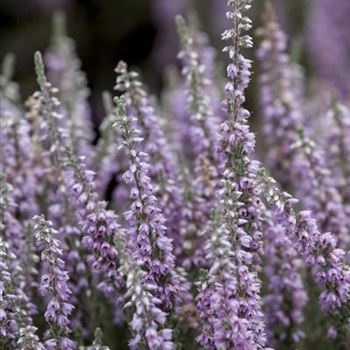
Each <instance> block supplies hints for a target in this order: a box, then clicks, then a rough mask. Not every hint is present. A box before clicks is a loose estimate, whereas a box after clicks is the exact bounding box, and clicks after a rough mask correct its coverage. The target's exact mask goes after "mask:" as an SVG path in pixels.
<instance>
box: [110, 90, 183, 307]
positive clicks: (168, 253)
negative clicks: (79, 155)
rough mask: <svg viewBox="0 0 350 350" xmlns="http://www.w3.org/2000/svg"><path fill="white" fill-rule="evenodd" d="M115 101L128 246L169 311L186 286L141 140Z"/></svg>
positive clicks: (121, 100)
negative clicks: (125, 162) (126, 192)
mask: <svg viewBox="0 0 350 350" xmlns="http://www.w3.org/2000/svg"><path fill="white" fill-rule="evenodd" d="M115 102H116V107H117V108H116V118H117V120H116V124H117V126H118V128H119V131H120V134H121V137H122V139H123V142H122V145H121V147H123V148H125V151H126V152H127V156H128V159H129V169H128V170H127V171H126V172H125V173H124V175H123V179H124V181H125V182H126V183H127V184H131V186H132V187H131V190H130V197H131V199H132V203H131V206H130V210H128V211H126V212H125V214H124V215H125V219H126V221H127V223H128V224H129V235H130V242H129V243H130V247H131V248H130V249H132V252H133V257H134V259H135V260H136V261H137V262H138V263H139V264H140V266H141V267H142V269H144V271H146V274H145V283H151V284H154V285H155V286H156V290H155V296H156V297H157V298H159V299H160V300H161V301H162V303H163V304H162V306H163V308H164V310H171V309H173V308H174V307H175V306H176V305H179V304H180V303H182V302H183V300H184V298H186V297H187V296H188V295H187V291H186V287H185V286H184V284H183V283H181V279H180V276H179V274H178V272H177V271H176V270H175V257H174V254H173V246H172V242H171V239H170V238H169V237H168V236H167V235H166V231H167V227H166V222H165V218H164V216H163V213H162V211H161V209H160V207H159V204H158V200H157V198H156V196H155V194H154V192H155V188H154V186H153V184H152V181H151V178H150V176H149V168H150V165H149V163H148V155H147V154H146V153H144V152H142V151H140V150H139V147H140V142H141V141H142V139H141V138H140V136H139V135H140V131H139V130H138V129H137V128H136V125H135V122H136V119H135V118H133V117H130V116H128V115H127V113H126V102H125V99H124V97H123V96H122V97H120V98H116V99H115Z"/></svg>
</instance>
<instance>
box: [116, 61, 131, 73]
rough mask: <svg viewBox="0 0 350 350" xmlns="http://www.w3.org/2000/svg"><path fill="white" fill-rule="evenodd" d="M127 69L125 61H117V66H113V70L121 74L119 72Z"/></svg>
mask: <svg viewBox="0 0 350 350" xmlns="http://www.w3.org/2000/svg"><path fill="white" fill-rule="evenodd" d="M127 69H128V65H127V63H126V62H124V61H119V62H118V64H117V66H116V67H115V69H114V71H115V72H116V73H119V74H121V73H125V72H126V71H127Z"/></svg>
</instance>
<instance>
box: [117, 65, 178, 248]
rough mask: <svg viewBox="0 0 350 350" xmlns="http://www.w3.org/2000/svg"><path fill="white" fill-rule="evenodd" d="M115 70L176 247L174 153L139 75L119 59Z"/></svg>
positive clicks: (176, 204)
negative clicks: (135, 123)
mask: <svg viewBox="0 0 350 350" xmlns="http://www.w3.org/2000/svg"><path fill="white" fill-rule="evenodd" d="M115 71H116V72H117V74H118V77H117V84H116V86H115V89H116V90H118V91H122V92H125V98H126V102H127V106H128V108H129V109H130V111H131V112H132V113H135V116H136V117H137V124H138V125H139V126H140V128H141V130H142V131H143V135H144V139H145V142H144V143H145V152H146V153H147V154H148V155H149V157H150V160H151V161H152V167H151V168H149V170H148V171H149V173H150V176H151V178H152V180H153V181H155V183H156V184H157V185H158V186H157V188H156V190H157V193H156V194H157V197H158V198H159V202H160V206H161V208H162V209H163V212H164V216H165V217H166V219H167V221H168V226H169V229H170V232H169V234H170V236H171V237H172V238H173V239H174V245H175V246H176V245H177V243H178V230H177V221H178V212H179V208H180V205H181V203H182V198H181V193H180V191H179V186H178V183H177V182H176V181H177V177H178V174H177V167H176V158H175V154H174V153H173V151H172V149H171V148H170V147H169V143H168V140H167V139H166V138H165V135H164V132H163V130H162V127H161V124H160V118H159V116H157V114H156V112H155V109H154V107H153V106H152V104H151V103H150V101H149V98H148V95H147V93H146V91H145V90H144V89H143V86H142V83H141V82H140V81H139V80H138V74H137V73H136V72H130V73H129V72H128V71H127V65H126V63H124V62H119V64H118V66H117V68H116V70H115Z"/></svg>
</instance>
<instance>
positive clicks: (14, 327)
mask: <svg viewBox="0 0 350 350" xmlns="http://www.w3.org/2000/svg"><path fill="white" fill-rule="evenodd" d="M24 285H25V282H24V276H23V270H22V268H21V266H20V264H18V261H17V257H16V255H14V254H13V253H12V252H11V249H10V246H9V245H8V244H7V242H6V241H5V240H4V237H3V232H2V230H1V235H0V314H1V316H0V344H1V345H3V346H4V347H5V348H6V346H11V348H16V349H26V350H29V348H25V347H22V346H21V343H22V342H23V341H24V337H25V336H24V333H25V332H26V330H28V329H32V332H33V334H32V343H33V344H35V345H37V349H40V350H44V347H43V345H42V344H41V343H40V341H39V339H38V337H37V336H36V335H35V332H36V328H35V327H33V326H32V323H33V320H32V317H31V311H32V310H31V308H30V307H28V306H29V304H28V300H29V299H28V297H27V295H26V293H25V292H24Z"/></svg>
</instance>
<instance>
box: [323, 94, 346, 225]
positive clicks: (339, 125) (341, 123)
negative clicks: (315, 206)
mask: <svg viewBox="0 0 350 350" xmlns="http://www.w3.org/2000/svg"><path fill="white" fill-rule="evenodd" d="M327 117H328V118H327V119H328V123H327V124H326V125H327V135H326V140H325V143H324V150H325V153H326V156H327V164H328V165H329V168H330V169H331V170H332V176H335V177H336V179H335V183H336V187H337V189H338V191H339V193H340V194H341V196H342V198H343V203H344V206H345V211H346V215H347V218H348V219H347V220H348V221H349V222H350V109H349V108H348V107H346V106H345V105H343V104H342V103H340V102H339V101H337V100H336V99H335V98H334V99H333V103H332V107H331V109H330V110H329V112H328V116H327ZM348 226H349V225H348Z"/></svg>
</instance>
